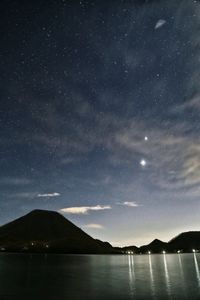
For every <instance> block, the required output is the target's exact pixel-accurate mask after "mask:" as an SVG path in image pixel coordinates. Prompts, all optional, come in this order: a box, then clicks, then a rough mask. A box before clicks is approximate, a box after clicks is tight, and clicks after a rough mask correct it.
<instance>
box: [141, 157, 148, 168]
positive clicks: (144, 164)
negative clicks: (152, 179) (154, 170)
mask: <svg viewBox="0 0 200 300" xmlns="http://www.w3.org/2000/svg"><path fill="white" fill-rule="evenodd" d="M146 164H147V162H146V160H144V159H142V160H141V161H140V165H141V166H142V167H145V166H146Z"/></svg>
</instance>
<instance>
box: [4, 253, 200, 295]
mask: <svg viewBox="0 0 200 300" xmlns="http://www.w3.org/2000/svg"><path fill="white" fill-rule="evenodd" d="M199 264H200V254H198V253H195V254H160V255H153V254H152V255H45V254H43V255H39V254H34V255H31V254H1V255H0V300H7V299H15V300H16V299H20V300H22V299H28V300H31V299H34V300H36V299H37V300H38V299H48V300H49V299H50V300H52V299H53V300H60V299H61V300H63V299H109V300H112V299H115V300H116V299H122V300H126V299H127V300H128V299H200V270H199Z"/></svg>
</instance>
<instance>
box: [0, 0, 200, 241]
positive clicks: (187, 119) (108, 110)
mask: <svg viewBox="0 0 200 300" xmlns="http://www.w3.org/2000/svg"><path fill="white" fill-rule="evenodd" d="M0 6H1V7H0V12H1V13H0V14H1V18H0V23H1V24H0V25H1V27H0V28H1V51H0V58H1V63H0V74H1V81H0V82H1V85H0V91H1V94H0V95H1V99H0V125H1V126H0V154H1V155H0V190H1V197H0V223H1V224H3V223H5V222H8V221H10V220H11V219H13V218H16V217H19V216H21V215H22V214H25V213H27V212H29V211H30V210H32V209H34V208H42V209H51V210H57V211H60V212H61V213H63V214H64V215H65V216H66V217H67V218H69V219H70V220H71V221H73V222H74V223H75V224H77V225H78V226H80V227H82V228H83V229H84V230H85V231H87V232H88V233H89V234H91V235H92V236H94V237H98V238H100V239H103V240H108V241H110V242H111V243H113V244H114V245H125V244H136V245H140V244H143V243H147V242H150V241H151V240H152V239H153V238H154V237H157V238H161V239H163V240H168V239H170V238H171V237H173V236H174V235H176V234H177V233H179V232H181V231H184V230H192V229H193V230H199V229H200V227H199V226H200V224H199V212H200V203H199V196H200V135H199V133H200V122H199V121H200V120H199V118H200V86H199V79H200V75H199V74H200V73H199V71H200V59H199V58H200V50H199V49H200V39H199V28H200V3H199V1H174V0H173V1H164V0H163V1H84V0H82V1H72V0H71V1H70V0H68V1H67V0H66V1H65V0H63V1H58V0H57V1H52V0H50V1H14V0H13V1H1V4H0Z"/></svg>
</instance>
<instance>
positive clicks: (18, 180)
mask: <svg viewBox="0 0 200 300" xmlns="http://www.w3.org/2000/svg"><path fill="white" fill-rule="evenodd" d="M30 183H31V180H30V179H28V178H25V177H2V178H0V184H3V185H16V186H21V185H28V184H30Z"/></svg>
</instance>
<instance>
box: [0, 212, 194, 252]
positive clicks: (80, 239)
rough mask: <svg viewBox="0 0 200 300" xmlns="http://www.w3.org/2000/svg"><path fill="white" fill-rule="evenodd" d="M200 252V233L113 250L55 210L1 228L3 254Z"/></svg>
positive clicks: (36, 213)
mask: <svg viewBox="0 0 200 300" xmlns="http://www.w3.org/2000/svg"><path fill="white" fill-rule="evenodd" d="M194 249H195V251H200V231H188V232H183V233H181V234H179V235H178V236H176V237H174V238H173V239H171V240H170V241H169V242H168V243H166V242H163V241H161V240H158V239H155V240H153V241H152V242H151V243H149V244H147V245H144V246H141V247H136V246H127V247H112V245H111V244H109V243H108V242H102V241H100V240H97V239H94V238H92V237H91V236H89V235H88V234H87V233H85V232H84V231H83V230H81V229H80V228H79V227H77V226H76V225H74V224H73V223H72V222H70V221H69V220H67V219H66V218H65V217H63V216H62V215H61V214H59V213H58V212H55V211H48V210H40V209H36V210H33V211H31V212H30V213H28V214H26V215H25V216H23V217H20V218H18V219H16V220H14V221H12V222H10V223H7V224H5V225H3V226H1V227H0V251H11V252H32V253H34V252H45V253H46V252H49V253H74V254H79V253H80V254H123V253H129V252H130V251H131V252H133V253H135V254H139V253H141V254H145V253H148V252H149V251H150V252H151V253H162V252H163V251H166V252H170V253H175V252H177V251H178V252H192V251H193V250H194Z"/></svg>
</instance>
